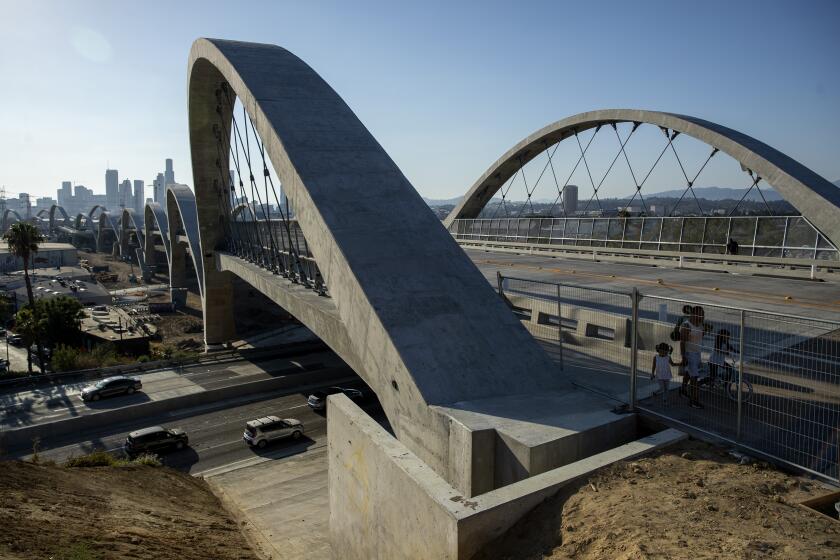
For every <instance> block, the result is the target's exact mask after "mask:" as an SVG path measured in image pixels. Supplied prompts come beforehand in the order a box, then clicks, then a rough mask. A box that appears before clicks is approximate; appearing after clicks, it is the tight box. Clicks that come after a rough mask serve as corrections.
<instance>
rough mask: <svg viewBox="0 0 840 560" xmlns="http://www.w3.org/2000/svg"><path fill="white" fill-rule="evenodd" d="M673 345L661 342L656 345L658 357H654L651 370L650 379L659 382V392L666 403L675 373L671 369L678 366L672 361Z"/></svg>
mask: <svg viewBox="0 0 840 560" xmlns="http://www.w3.org/2000/svg"><path fill="white" fill-rule="evenodd" d="M672 351H673V348H671V345H669V344H666V343H664V342H661V343H659V344H657V345H656V356H654V357H653V364H652V365H651V369H650V378H651V379H654V378H655V379H656V380H657V381H658V382H659V392H658V394H661V395H662V402H663V403H665V402H666V398H667V396H668V385H669V384H670V383H671V377H673V373H672V371H671V367H672V366H675V365H677V363H676V362H674V360H672V359H671V352H672Z"/></svg>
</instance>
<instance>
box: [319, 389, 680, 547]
mask: <svg viewBox="0 0 840 560" xmlns="http://www.w3.org/2000/svg"><path fill="white" fill-rule="evenodd" d="M329 399H330V402H329V409H330V414H329V416H328V417H327V435H328V439H329V492H330V540H331V543H332V550H333V553H334V557H336V558H339V557H340V558H341V559H342V560H356V559H358V560H363V559H364V560H368V559H374V558H382V559H390V558H405V559H427V558H435V559H468V558H470V557H472V556H473V555H474V554H475V553H476V552H477V551H478V550H479V549H480V548H481V547H482V546H484V545H485V544H487V543H488V542H490V541H491V540H493V539H494V538H496V537H498V536H499V535H501V534H503V533H504V532H505V531H507V530H508V529H509V528H510V527H511V526H512V525H513V524H514V523H516V521H518V520H519V519H520V518H521V517H522V516H523V515H525V514H526V513H527V512H528V511H530V510H531V509H532V508H534V507H535V506H537V505H538V504H539V503H540V502H542V501H543V500H545V499H546V498H548V497H550V496H553V495H554V494H555V493H557V492H558V491H559V490H560V489H561V488H562V487H563V486H565V485H566V484H568V483H570V482H572V481H574V480H575V479H577V478H579V477H581V476H584V475H586V474H588V473H590V472H592V471H593V470H595V469H598V468H601V467H603V466H606V465H609V464H611V463H614V462H616V461H620V460H625V459H630V458H633V457H637V456H639V455H642V454H645V453H648V452H650V451H652V450H654V449H657V448H659V447H662V446H665V445H669V444H671V443H674V442H676V441H679V440H680V439H682V438H684V437H685V435H684V434H682V433H681V432H678V431H677V430H665V431H663V432H659V433H658V434H654V435H652V436H648V437H646V438H642V439H639V440H637V441H634V442H631V443H627V444H625V445H622V446H619V447H616V448H615V449H611V450H609V451H605V452H603V453H599V454H597V455H593V456H591V457H588V458H586V459H583V460H581V461H577V462H575V463H572V464H569V465H566V466H564V467H560V468H558V469H554V470H551V471H548V472H545V473H542V474H539V475H537V476H533V477H531V478H528V479H526V480H522V481H520V482H517V483H514V484H511V485H509V486H505V487H504V488H500V489H498V490H493V491H491V492H487V493H484V494H481V495H479V496H475V497H473V498H466V497H464V496H463V494H462V493H460V492H459V491H458V490H456V489H455V488H453V487H452V486H450V485H449V484H448V483H447V482H446V481H445V480H444V479H443V478H441V477H440V476H438V474H437V473H435V472H434V471H433V470H432V469H430V468H429V467H428V466H427V465H426V464H425V463H423V461H421V460H420V459H419V458H418V457H417V456H416V455H415V454H413V453H412V452H411V451H409V450H408V448H407V447H405V445H403V444H402V443H400V442H399V441H398V440H397V439H395V438H394V437H393V436H391V435H390V434H389V433H388V432H386V431H385V430H384V429H383V428H382V427H381V426H380V425H379V424H377V423H376V422H374V421H373V420H372V419H371V418H370V417H369V416H368V415H367V414H366V413H365V412H364V411H362V410H361V409H360V408H359V407H358V406H356V405H355V404H354V403H353V402H352V401H350V400H349V399H348V398H347V397H345V396H344V395H333V396H331V397H329Z"/></svg>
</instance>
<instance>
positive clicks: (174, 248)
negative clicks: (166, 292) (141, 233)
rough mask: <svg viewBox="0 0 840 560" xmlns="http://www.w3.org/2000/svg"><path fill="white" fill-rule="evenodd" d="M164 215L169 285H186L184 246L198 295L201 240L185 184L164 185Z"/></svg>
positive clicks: (192, 200)
mask: <svg viewBox="0 0 840 560" xmlns="http://www.w3.org/2000/svg"><path fill="white" fill-rule="evenodd" d="M166 217H167V224H168V226H167V227H168V231H169V234H170V238H169V285H170V286H172V287H173V288H179V287H185V285H186V260H185V259H186V251H185V245H186V247H189V249H190V256H191V257H192V263H193V266H194V267H195V274H196V277H197V278H198V291H199V294H200V295H202V297H203V294H204V268H203V265H204V263H203V261H202V258H201V239H200V237H199V230H198V211H197V208H196V200H195V195H194V194H193V192H192V190H190V188H189V187H187V186H186V185H179V184H173V185H169V186H168V187H166Z"/></svg>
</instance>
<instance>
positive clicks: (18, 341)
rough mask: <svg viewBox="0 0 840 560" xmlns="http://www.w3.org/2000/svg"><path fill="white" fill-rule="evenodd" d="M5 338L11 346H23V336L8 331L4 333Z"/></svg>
mask: <svg viewBox="0 0 840 560" xmlns="http://www.w3.org/2000/svg"><path fill="white" fill-rule="evenodd" d="M6 340H7V341H8V342H9V344H11V345H12V346H23V337H22V336H21V335H19V334H14V333H8V334H6Z"/></svg>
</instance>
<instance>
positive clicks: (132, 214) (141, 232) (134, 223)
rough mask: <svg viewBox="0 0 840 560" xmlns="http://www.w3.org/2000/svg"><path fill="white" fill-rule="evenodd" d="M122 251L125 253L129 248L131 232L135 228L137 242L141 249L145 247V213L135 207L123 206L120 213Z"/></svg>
mask: <svg viewBox="0 0 840 560" xmlns="http://www.w3.org/2000/svg"><path fill="white" fill-rule="evenodd" d="M119 223H120V252H121V254H123V255H125V251H126V250H127V249H128V242H129V238H130V232H131V230H132V229H133V230H134V234H135V235H136V236H137V243H138V244H139V250H140V251H142V250H143V248H144V247H145V233H146V227H145V224H144V222H143V214H138V213H137V212H136V211H135V210H134V208H123V210H122V212H121V213H120V222H119Z"/></svg>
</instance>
